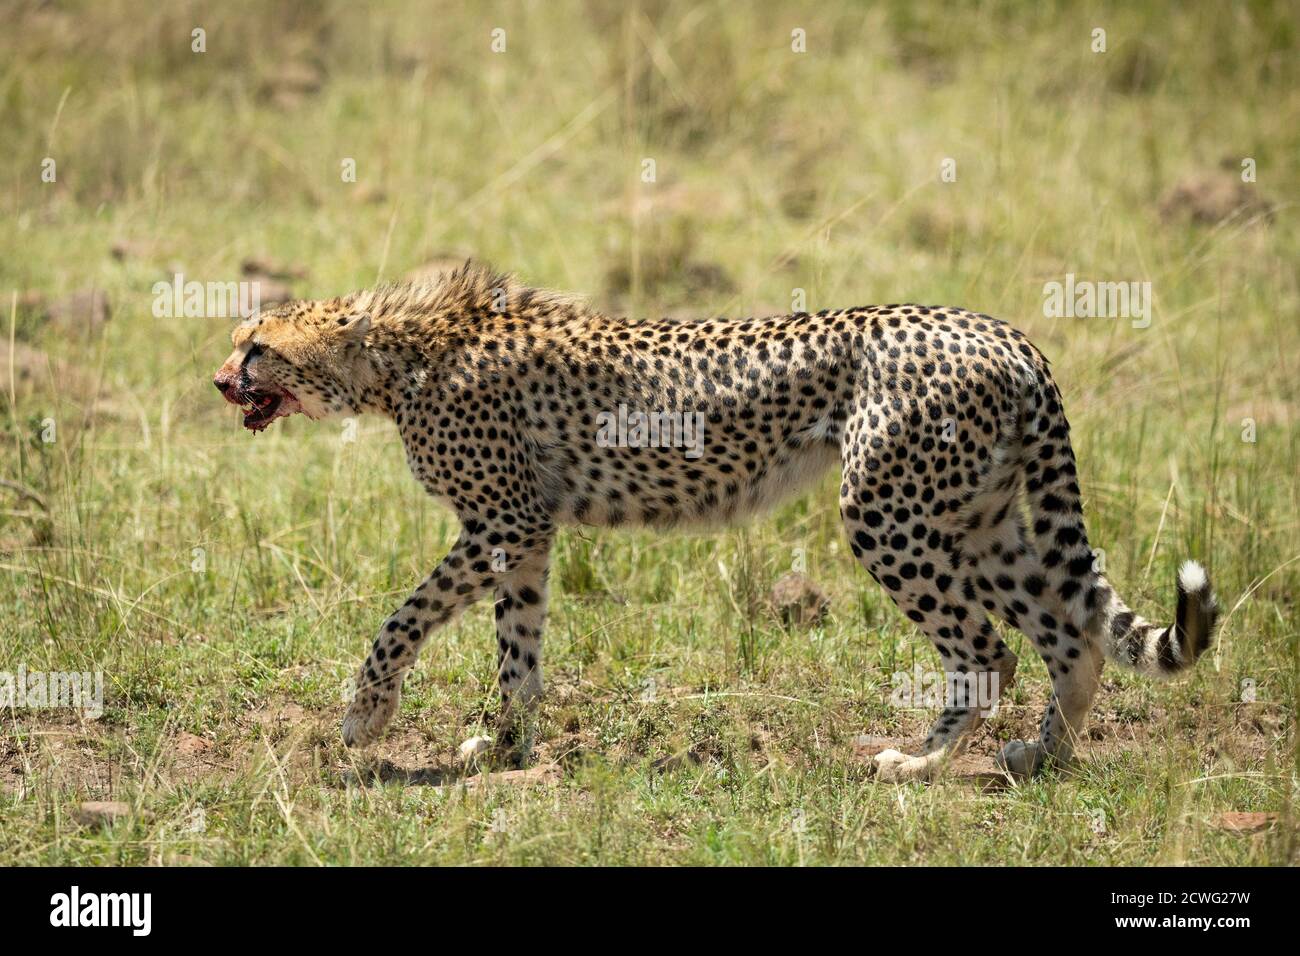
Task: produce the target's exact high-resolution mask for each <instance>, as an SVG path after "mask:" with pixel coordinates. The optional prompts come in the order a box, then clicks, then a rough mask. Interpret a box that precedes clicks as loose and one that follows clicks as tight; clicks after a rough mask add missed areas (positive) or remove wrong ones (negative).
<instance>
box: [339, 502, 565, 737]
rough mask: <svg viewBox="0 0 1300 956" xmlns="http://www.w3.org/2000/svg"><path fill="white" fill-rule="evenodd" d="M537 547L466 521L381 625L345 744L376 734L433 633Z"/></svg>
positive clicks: (525, 538) (346, 724)
mask: <svg viewBox="0 0 1300 956" xmlns="http://www.w3.org/2000/svg"><path fill="white" fill-rule="evenodd" d="M510 542H513V543H510ZM548 543H549V539H548ZM536 547H537V543H536V538H534V537H533V536H531V535H520V534H519V533H518V532H517V531H513V530H512V531H510V532H509V533H508V534H502V533H492V532H490V531H488V530H487V529H486V528H485V527H484V526H483V524H482V523H481V522H476V521H473V522H467V523H466V527H465V529H464V530H463V531H462V532H461V535H460V537H459V538H458V539H457V541H456V544H455V545H454V546H453V547H452V549H451V551H449V552H448V553H447V556H446V557H445V558H443V559H442V563H441V564H439V565H438V567H437V569H436V570H435V571H434V572H433V573H432V574H430V575H429V576H428V577H427V578H425V579H424V581H423V582H422V583H421V584H420V586H419V587H418V588H416V589H415V592H414V593H413V594H412V595H411V596H410V598H408V599H407V601H406V603H405V604H403V605H402V606H401V607H400V608H398V609H397V610H396V611H394V612H393V613H392V614H391V615H389V617H388V619H387V620H386V621H385V622H384V624H383V627H382V628H380V631H379V636H378V637H377V638H376V639H375V642H374V644H373V645H372V646H371V649H370V654H369V655H368V656H367V657H366V660H365V662H364V663H363V664H362V665H361V669H360V670H359V671H358V673H357V677H356V685H355V687H356V690H355V694H354V696H353V698H352V702H351V703H350V704H349V705H348V709H347V713H346V714H344V717H343V742H344V743H345V744H347V745H348V746H349V747H364V746H366V745H368V744H371V743H374V742H375V741H376V740H378V739H379V736H380V735H381V734H382V733H383V730H384V727H386V726H387V725H388V722H389V721H390V720H391V719H392V717H393V715H394V714H395V713H397V707H398V704H399V703H400V701H401V692H402V680H403V679H404V678H405V676H406V672H407V671H408V670H410V669H411V668H412V667H413V666H414V665H415V660H416V657H417V656H418V655H419V653H420V649H421V648H422V647H423V646H424V644H425V642H427V641H428V639H429V637H430V636H431V635H432V634H433V632H434V631H435V630H436V629H437V628H439V627H442V626H444V625H446V624H448V623H449V622H451V621H452V620H453V619H455V618H456V617H457V616H458V615H459V614H460V613H461V612H462V611H464V610H465V608H467V607H469V606H470V605H471V604H473V603H474V602H475V601H477V600H478V599H479V598H480V597H482V596H483V595H484V594H485V593H487V592H488V591H489V590H490V589H491V588H492V587H494V586H495V585H496V584H497V583H498V582H499V581H501V580H503V579H504V578H505V577H506V576H508V575H509V573H510V571H511V569H513V568H516V567H518V566H520V565H521V564H522V563H523V562H524V561H525V559H526V558H529V557H531V556H533V554H534V551H535V549H536Z"/></svg>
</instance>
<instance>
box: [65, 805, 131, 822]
mask: <svg viewBox="0 0 1300 956" xmlns="http://www.w3.org/2000/svg"><path fill="white" fill-rule="evenodd" d="M72 816H73V819H75V820H76V821H77V822H78V823H80V824H81V825H82V826H83V827H95V826H99V827H108V826H112V825H113V824H114V823H116V822H117V821H118V820H125V819H126V818H128V817H129V816H131V805H130V804H127V803H123V802H122V801H120V800H88V801H87V802H85V803H83V804H81V806H79V807H77V809H76V810H74V811H73V813H72Z"/></svg>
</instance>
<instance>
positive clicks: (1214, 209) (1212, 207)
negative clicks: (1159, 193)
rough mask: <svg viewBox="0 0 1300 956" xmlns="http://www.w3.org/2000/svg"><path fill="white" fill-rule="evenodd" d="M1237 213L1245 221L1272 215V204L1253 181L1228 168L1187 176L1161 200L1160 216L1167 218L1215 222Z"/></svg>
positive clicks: (1168, 219)
mask: <svg viewBox="0 0 1300 956" xmlns="http://www.w3.org/2000/svg"><path fill="white" fill-rule="evenodd" d="M1234 214H1240V215H1239V218H1240V219H1241V220H1243V221H1245V220H1247V219H1251V218H1253V217H1254V216H1256V215H1260V214H1264V216H1265V218H1266V219H1270V218H1271V216H1272V205H1271V204H1270V203H1269V202H1267V201H1265V200H1264V199H1263V198H1261V197H1260V195H1259V193H1258V192H1257V191H1256V188H1255V185H1254V184H1253V183H1244V182H1242V181H1241V177H1240V176H1239V175H1236V174H1234V173H1233V172H1230V171H1228V170H1222V171H1214V172H1200V173H1193V174H1191V175H1190V176H1184V177H1183V178H1182V179H1180V180H1179V181H1178V182H1177V183H1175V184H1174V186H1173V187H1172V188H1171V189H1169V190H1168V191H1167V192H1166V193H1165V195H1164V197H1163V198H1162V199H1161V200H1160V216H1161V218H1163V219H1164V220H1165V221H1166V222H1171V221H1188V220H1190V221H1191V222H1198V223H1205V224H1209V225H1213V224H1215V223H1219V222H1222V221H1223V220H1225V219H1227V218H1228V217H1229V216H1232V215H1234Z"/></svg>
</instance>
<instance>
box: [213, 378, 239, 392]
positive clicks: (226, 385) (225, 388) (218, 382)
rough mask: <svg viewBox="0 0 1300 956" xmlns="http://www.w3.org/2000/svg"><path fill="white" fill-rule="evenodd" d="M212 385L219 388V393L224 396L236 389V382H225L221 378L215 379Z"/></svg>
mask: <svg viewBox="0 0 1300 956" xmlns="http://www.w3.org/2000/svg"><path fill="white" fill-rule="evenodd" d="M212 384H213V385H215V386H217V391H218V392H220V393H221V394H222V395H225V394H226V393H227V392H229V391H230V390H231V389H232V388H234V385H235V383H234V382H230V381H223V380H222V379H221V378H220V377H217V378H214V379H213V380H212Z"/></svg>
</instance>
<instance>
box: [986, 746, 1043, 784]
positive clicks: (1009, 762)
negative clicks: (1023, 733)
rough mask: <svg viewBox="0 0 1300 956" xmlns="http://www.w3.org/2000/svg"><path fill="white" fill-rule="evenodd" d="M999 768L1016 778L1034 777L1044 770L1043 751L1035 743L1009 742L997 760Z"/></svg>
mask: <svg viewBox="0 0 1300 956" xmlns="http://www.w3.org/2000/svg"><path fill="white" fill-rule="evenodd" d="M997 764H998V767H999V768H1001V769H1002V770H1005V771H1006V772H1007V773H1009V774H1011V775H1012V776H1015V777H1032V776H1033V775H1034V774H1036V773H1038V771H1039V770H1041V769H1042V768H1043V750H1042V748H1041V747H1040V746H1039V745H1038V744H1037V743H1034V742H1026V741H1024V740H1012V741H1009V742H1008V743H1007V744H1006V746H1004V747H1003V748H1002V751H1001V752H1000V753H999V754H998V758H997Z"/></svg>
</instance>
